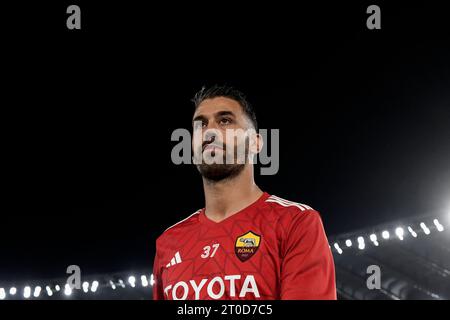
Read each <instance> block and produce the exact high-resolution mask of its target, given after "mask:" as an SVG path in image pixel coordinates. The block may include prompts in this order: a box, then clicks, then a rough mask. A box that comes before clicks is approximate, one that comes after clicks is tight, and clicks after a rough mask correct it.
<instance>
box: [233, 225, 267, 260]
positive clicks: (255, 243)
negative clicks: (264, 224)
mask: <svg viewBox="0 0 450 320" xmlns="http://www.w3.org/2000/svg"><path fill="white" fill-rule="evenodd" d="M260 242H261V236H260V235H257V234H256V233H254V232H252V231H249V232H247V233H244V234H242V235H240V236H239V237H237V238H236V243H235V245H234V252H235V253H236V256H237V257H238V258H239V260H241V261H242V262H245V261H247V260H248V259H250V258H251V257H252V256H253V255H254V254H255V252H256V250H258V248H259V243H260Z"/></svg>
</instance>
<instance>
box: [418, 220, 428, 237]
mask: <svg viewBox="0 0 450 320" xmlns="http://www.w3.org/2000/svg"><path fill="white" fill-rule="evenodd" d="M420 227H421V228H422V230H423V232H424V233H425V234H427V235H428V234H430V229H428V227H427V225H426V224H425V223H423V222H421V223H420Z"/></svg>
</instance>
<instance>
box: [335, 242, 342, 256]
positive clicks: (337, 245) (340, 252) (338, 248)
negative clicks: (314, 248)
mask: <svg viewBox="0 0 450 320" xmlns="http://www.w3.org/2000/svg"><path fill="white" fill-rule="evenodd" d="M334 248H335V249H336V251H337V252H338V253H339V254H342V249H341V248H340V247H339V244H338V243H337V242H335V243H334Z"/></svg>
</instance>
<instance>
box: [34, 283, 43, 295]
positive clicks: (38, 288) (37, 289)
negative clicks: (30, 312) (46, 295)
mask: <svg viewBox="0 0 450 320" xmlns="http://www.w3.org/2000/svg"><path fill="white" fill-rule="evenodd" d="M41 290H42V288H41V287H40V286H37V287H36V288H34V293H33V296H34V297H35V298H37V297H39V295H40V294H41Z"/></svg>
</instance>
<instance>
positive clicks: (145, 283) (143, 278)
mask: <svg viewBox="0 0 450 320" xmlns="http://www.w3.org/2000/svg"><path fill="white" fill-rule="evenodd" d="M141 284H142V286H143V287H147V286H148V279H147V276H146V275H145V274H143V275H142V276H141Z"/></svg>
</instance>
